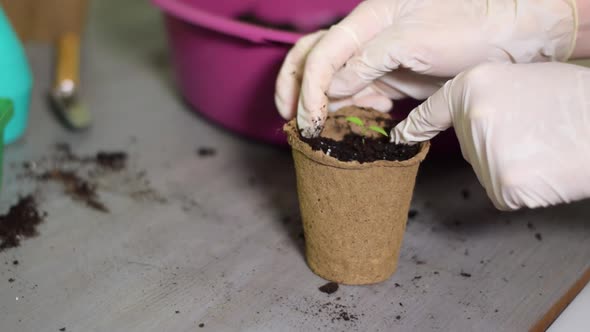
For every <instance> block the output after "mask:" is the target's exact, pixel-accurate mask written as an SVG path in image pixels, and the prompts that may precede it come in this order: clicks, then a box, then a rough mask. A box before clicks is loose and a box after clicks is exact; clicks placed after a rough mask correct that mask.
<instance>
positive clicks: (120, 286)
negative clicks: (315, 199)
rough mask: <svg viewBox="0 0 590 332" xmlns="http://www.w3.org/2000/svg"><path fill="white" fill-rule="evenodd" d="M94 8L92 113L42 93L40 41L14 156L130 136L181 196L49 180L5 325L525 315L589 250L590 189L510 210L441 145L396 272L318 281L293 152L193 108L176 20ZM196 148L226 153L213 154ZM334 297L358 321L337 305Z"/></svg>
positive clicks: (222, 325)
mask: <svg viewBox="0 0 590 332" xmlns="http://www.w3.org/2000/svg"><path fill="white" fill-rule="evenodd" d="M91 14H92V15H91V22H90V23H91V24H90V27H89V30H88V36H87V37H88V38H87V42H86V45H85V61H84V73H83V80H84V83H85V98H86V100H87V101H88V103H89V105H90V107H91V108H92V111H93V114H94V115H95V126H94V127H93V128H92V130H91V131H89V132H87V133H83V134H72V133H68V132H65V131H63V130H62V129H61V128H60V127H59V125H58V124H57V123H56V122H55V121H54V120H53V118H52V117H51V115H50V113H49V112H48V110H47V108H46V105H45V100H44V93H45V91H46V89H47V88H48V86H49V81H50V72H51V69H50V61H51V57H50V54H51V52H50V50H49V49H48V48H47V47H46V46H43V45H30V46H29V47H28V54H29V57H30V60H31V63H32V65H33V70H34V73H35V76H36V80H37V83H36V86H35V91H34V99H33V103H32V117H31V129H30V130H29V133H28V135H27V138H26V139H25V140H24V141H22V142H19V143H18V144H16V145H14V146H10V147H9V148H8V149H7V151H6V159H7V163H11V162H21V161H24V160H36V159H38V158H39V157H40V156H42V155H46V154H47V153H48V149H50V147H51V146H52V144H53V143H54V142H57V141H67V142H70V143H71V145H72V147H73V148H74V150H75V151H76V152H77V153H81V154H91V153H94V152H96V151H97V150H101V149H107V150H108V149H125V150H126V151H128V152H129V153H130V155H131V163H132V168H133V169H135V170H146V171H147V174H148V176H149V179H150V181H151V182H152V187H154V188H156V189H157V190H158V191H159V192H160V193H161V194H162V195H163V196H165V197H166V198H167V200H168V202H167V203H157V202H153V201H146V202H138V201H135V200H133V199H131V198H130V197H129V195H127V194H126V193H125V190H126V186H125V185H121V179H120V178H118V177H116V176H115V177H113V178H107V179H105V180H104V182H103V183H101V185H102V189H101V192H100V194H101V198H102V199H103V200H104V201H105V203H106V204H107V205H108V206H109V208H110V209H111V213H110V214H101V213H97V212H94V211H91V210H88V209H87V208H85V207H83V206H80V205H79V204H74V203H73V202H72V201H71V200H70V199H69V198H67V197H64V195H63V194H62V193H61V191H60V189H59V187H56V186H48V187H47V188H44V189H43V196H44V198H43V200H42V208H43V209H44V210H46V211H47V212H48V213H49V216H48V219H47V221H46V222H45V223H44V224H43V225H42V226H41V227H40V233H41V234H40V236H39V237H37V238H34V239H30V240H26V241H24V242H23V244H22V246H21V247H19V248H15V249H11V250H7V251H5V252H2V253H0V285H1V286H0V321H1V322H2V330H3V331H4V330H6V331H57V330H59V328H62V327H66V328H67V331H194V330H199V327H198V326H199V324H201V323H204V324H205V327H204V328H203V329H204V330H214V331H279V330H280V331H302V330H306V331H307V330H314V329H317V330H322V331H332V330H333V331H341V330H359V331H391V330H400V331H429V330H442V331H446V330H450V331H471V330H478V331H521V330H524V329H526V328H527V327H529V326H531V325H532V323H533V322H534V321H535V320H536V319H538V318H539V316H540V315H541V314H543V313H544V311H545V310H547V309H548V308H549V307H550V305H551V304H552V302H553V301H555V300H556V299H558V298H559V296H560V295H561V294H562V293H563V292H564V291H565V290H566V289H567V288H568V287H569V286H570V285H571V283H573V282H574V281H575V280H576V278H577V277H578V276H579V274H581V273H582V271H583V270H584V269H586V268H587V267H588V266H589V264H588V258H589V257H590V246H589V245H588V243H589V242H588V239H589V237H590V229H589V227H590V226H589V224H588V221H587V216H588V215H589V212H590V206H589V205H588V203H587V202H585V203H578V204H573V205H570V206H562V207H558V208H553V209H546V210H539V211H523V212H517V213H501V212H497V211H495V210H494V209H493V207H492V206H491V205H490V204H489V203H488V201H487V199H486V198H485V195H484V192H483V191H482V190H481V189H480V188H479V186H478V184H477V181H476V179H475V177H474V176H473V175H472V174H471V172H470V170H469V168H468V166H467V165H465V164H463V163H440V162H435V161H432V160H431V161H429V162H428V163H427V164H425V165H424V167H423V168H422V170H421V174H420V178H419V183H418V185H417V188H416V193H415V197H414V202H413V207H414V208H416V209H417V210H418V211H419V214H418V216H417V217H416V218H415V219H413V220H412V221H411V222H410V224H409V226H408V232H407V234H406V237H405V239H404V244H403V250H402V256H401V259H400V265H399V269H398V272H397V273H396V274H395V276H394V277H393V278H392V279H391V280H389V281H387V282H384V283H381V284H378V285H373V286H362V287H351V286H342V287H341V289H340V290H339V291H338V292H337V293H335V294H333V295H331V296H327V295H326V294H323V293H320V292H319V291H318V290H317V287H318V286H320V285H322V284H323V283H324V281H323V280H322V279H320V278H319V277H316V276H315V275H314V274H313V273H311V272H310V271H309V269H308V268H307V266H306V265H305V261H304V258H303V252H302V245H303V242H302V240H301V239H300V238H299V233H300V231H301V227H300V225H299V223H298V221H297V219H296V216H297V214H298V212H297V199H296V193H295V185H294V173H293V169H292V166H291V159H290V156H289V153H288V151H282V150H279V149H276V148H271V147H266V146H262V145H258V144H256V143H252V142H248V141H245V140H242V139H240V138H239V137H236V136H234V135H231V134H228V133H226V132H224V131H222V130H220V129H218V128H216V127H215V126H212V125H210V124H208V123H207V122H206V121H203V120H202V119H201V118H200V117H198V116H195V115H193V114H191V112H189V111H188V110H187V108H186V106H185V105H183V103H182V102H181V101H179V99H178V97H177V94H176V92H174V90H173V88H172V85H171V82H170V76H169V72H170V70H169V67H167V66H166V65H162V62H161V57H162V55H163V54H165V50H164V47H165V41H164V36H163V34H162V31H161V30H160V28H161V27H160V24H159V20H158V15H157V12H156V11H155V10H154V9H153V8H151V7H150V6H149V4H147V3H145V2H144V1H125V2H121V1H114V0H102V1H96V2H94V4H93V9H92V13H91ZM126 23H130V24H131V25H126ZM122 27H123V29H121V28H122ZM132 136H133V137H135V138H136V139H131V137H132ZM198 146H214V147H215V148H216V149H217V150H218V154H217V155H216V156H215V157H212V158H208V159H200V158H198V157H197V156H196V155H195V154H194V150H195V148H197V147H198ZM18 172H19V170H18V168H7V170H6V187H5V191H4V192H3V194H2V197H1V199H0V208H1V209H2V211H5V210H6V209H7V208H8V206H9V205H10V204H12V203H14V201H15V200H16V194H18V193H28V192H30V191H31V190H33V189H34V188H33V187H34V185H33V184H31V183H28V182H25V181H23V180H19V179H16V177H15V175H16V174H17V173H18ZM251 179H255V181H254V185H251ZM463 188H468V189H469V190H470V192H471V197H470V198H469V200H464V199H463V198H462V197H461V194H460V190H461V189H463ZM284 216H291V217H294V220H292V221H291V222H288V223H284V222H283V217H284ZM456 221H459V222H460V225H459V226H457V225H456V224H457V223H456ZM529 222H531V223H533V224H534V226H535V230H534V231H531V230H529V229H528V227H527V223H529ZM536 232H539V233H541V234H542V235H543V239H542V241H538V240H537V239H536V238H535V236H534V234H535V233H536ZM466 250H467V252H466ZM14 259H18V260H19V262H20V264H19V265H18V266H13V265H11V264H10V262H11V261H12V260H14ZM5 261H6V262H8V263H9V264H4V262H5ZM419 263H420V264H419ZM461 272H465V273H469V274H471V277H470V278H466V277H463V276H461V275H460V274H461ZM417 276H419V277H420V278H419V279H417V278H416V277H417ZM8 278H14V279H15V282H13V283H9V282H8ZM396 284H398V285H400V286H396ZM17 297H18V298H19V300H16V298H17ZM337 297H340V298H341V299H340V300H338V301H337V300H336V298H337ZM327 302H330V303H332V304H329V305H326V303H327ZM334 303H340V304H341V305H343V306H345V307H344V308H343V310H344V311H345V312H347V313H349V314H352V315H356V316H357V317H358V319H357V320H353V321H344V320H338V319H334V321H333V318H338V317H339V315H340V311H341V309H337V308H335V305H334ZM400 303H402V304H403V306H401V305H400ZM320 310H322V311H321V312H320ZM496 310H497V312H496ZM176 311H179V313H176ZM397 316H400V319H396V317H397Z"/></svg>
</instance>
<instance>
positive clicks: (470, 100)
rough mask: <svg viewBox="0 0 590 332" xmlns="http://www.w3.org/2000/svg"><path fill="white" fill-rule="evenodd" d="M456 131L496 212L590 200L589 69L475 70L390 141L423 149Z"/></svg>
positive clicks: (545, 65) (449, 85) (431, 100)
mask: <svg viewBox="0 0 590 332" xmlns="http://www.w3.org/2000/svg"><path fill="white" fill-rule="evenodd" d="M451 126H453V127H454V128H455V132H456V133H457V137H458V138H459V142H460V143H461V151H462V153H463V157H464V158H465V159H466V160H467V161H468V162H469V163H470V164H471V166H473V170H474V171H475V173H476V174H477V178H478V179H479V182H480V183H481V184H482V185H483V186H484V187H485V189H486V191H487V194H488V196H489V197H490V198H491V200H492V201H493V203H494V205H495V206H496V207H497V208H498V209H501V210H512V209H518V208H521V207H529V208H535V207H542V206H549V205H555V204H559V203H567V202H572V201H576V200H580V199H584V198H590V69H587V68H584V67H580V66H575V65H570V64H563V63H537V64H486V65H481V66H478V67H475V68H474V69H471V70H469V71H467V72H465V73H462V74H459V75H458V76H457V77H456V78H454V79H453V80H451V81H449V82H447V83H446V84H445V86H444V87H443V88H442V89H441V90H439V91H438V92H436V93H435V94H434V95H433V96H432V97H430V98H429V99H428V100H427V101H426V102H424V103H423V104H422V105H420V106H419V107H417V108H416V109H415V110H413V111H412V112H411V113H410V115H409V116H408V118H407V119H406V120H404V121H402V122H401V123H400V124H399V125H398V126H397V127H396V128H394V129H393V130H392V132H391V137H392V141H395V142H398V143H399V142H420V141H425V140H428V139H430V138H432V137H433V136H435V135H436V134H438V133H439V132H440V131H443V130H446V129H447V128H449V127H451Z"/></svg>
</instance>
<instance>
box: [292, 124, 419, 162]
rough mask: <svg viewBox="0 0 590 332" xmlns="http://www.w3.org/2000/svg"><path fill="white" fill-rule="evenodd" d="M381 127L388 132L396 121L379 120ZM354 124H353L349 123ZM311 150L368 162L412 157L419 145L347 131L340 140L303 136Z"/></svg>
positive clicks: (417, 150)
mask: <svg viewBox="0 0 590 332" xmlns="http://www.w3.org/2000/svg"><path fill="white" fill-rule="evenodd" d="M381 121H382V122H383V123H384V124H385V126H384V127H383V129H384V130H385V132H387V133H389V132H390V131H391V129H392V128H393V127H394V126H395V124H396V122H395V121H393V120H389V119H383V120H381ZM351 126H354V124H351ZM301 140H302V141H304V142H306V143H307V144H309V146H311V148H312V150H314V151H318V150H321V151H323V152H324V153H325V154H327V155H329V156H331V157H334V158H336V159H338V160H340V161H358V162H359V163H361V164H362V163H370V162H373V161H377V160H389V161H402V160H408V159H411V158H412V157H414V156H415V155H416V154H418V152H419V151H420V146H419V145H406V144H393V143H391V142H390V139H389V137H387V136H383V135H380V136H375V137H365V136H364V135H363V134H361V135H358V134H355V133H348V134H346V135H344V137H343V138H342V140H338V141H337V140H334V139H331V138H328V137H321V136H320V137H315V138H304V137H301Z"/></svg>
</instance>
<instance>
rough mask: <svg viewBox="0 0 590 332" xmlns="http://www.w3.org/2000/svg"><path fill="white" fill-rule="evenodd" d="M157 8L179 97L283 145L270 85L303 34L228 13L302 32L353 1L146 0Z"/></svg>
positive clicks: (219, 120)
mask: <svg viewBox="0 0 590 332" xmlns="http://www.w3.org/2000/svg"><path fill="white" fill-rule="evenodd" d="M153 2H154V4H156V5H157V6H158V7H160V8H161V9H162V10H163V12H164V14H165V15H164V17H165V25H166V29H167V32H168V40H169V43H170V47H171V53H172V60H173V66H174V70H175V74H176V79H177V81H178V85H179V88H180V90H181V93H182V95H183V96H184V98H185V99H186V100H187V101H188V102H189V103H190V104H191V106H193V107H194V109H195V110H197V111H198V112H200V113H201V114H203V115H204V116H206V117H207V118H209V119H211V120H213V121H214V122H216V123H219V124H221V125H222V126H224V127H226V128H228V129H231V130H232V131H235V132H238V133H240V134H243V135H246V136H248V137H252V138H255V139H259V140H263V141H267V142H270V143H274V144H285V143H286V140H285V136H284V134H283V133H282V132H281V128H282V125H283V123H284V121H283V120H282V119H281V118H280V116H279V115H278V113H277V111H276V108H275V105H274V85H275V79H276V76H277V74H278V71H279V68H280V66H281V63H282V61H283V59H284V57H285V55H286V54H287V52H288V50H289V48H291V47H292V46H293V44H294V43H295V42H296V41H297V40H298V39H299V38H300V37H301V36H302V34H299V33H292V32H286V31H280V30H274V29H269V28H262V27H258V26H255V25H252V24H247V23H242V22H239V21H237V20H236V19H235V17H236V16H238V15H240V14H243V13H246V12H248V13H255V14H256V16H257V17H260V18H264V20H265V21H267V22H276V23H284V22H291V23H294V24H298V25H299V26H304V27H308V30H315V28H317V27H319V26H321V25H323V24H324V23H326V22H330V21H331V20H333V19H334V18H337V17H342V16H345V15H346V14H347V13H348V12H349V11H350V10H352V9H353V8H354V7H355V6H356V5H357V4H358V3H359V2H360V0H307V1H305V0H299V1H292V0H290V1H286V0H266V1H264V0H260V1H256V0H214V1H206V0H153Z"/></svg>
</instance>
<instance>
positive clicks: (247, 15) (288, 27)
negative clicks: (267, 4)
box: [236, 12, 342, 32]
mask: <svg viewBox="0 0 590 332" xmlns="http://www.w3.org/2000/svg"><path fill="white" fill-rule="evenodd" d="M236 19H237V20H238V21H240V22H243V23H250V24H253V25H256V26H259V27H263V28H269V29H276V30H283V31H289V32H310V31H302V30H301V29H298V27H297V25H296V24H293V23H288V22H282V23H279V22H277V23H275V22H269V21H267V20H265V19H262V18H260V17H258V16H256V14H254V13H252V12H244V13H242V14H239V15H238V16H236ZM341 20H342V17H337V18H335V19H333V20H331V21H330V22H327V23H325V24H322V25H321V26H320V27H318V28H317V29H314V30H322V29H328V28H330V27H331V26H332V25H334V24H336V23H338V22H340V21H341Z"/></svg>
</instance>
